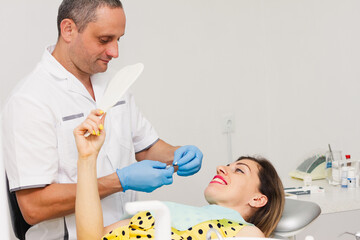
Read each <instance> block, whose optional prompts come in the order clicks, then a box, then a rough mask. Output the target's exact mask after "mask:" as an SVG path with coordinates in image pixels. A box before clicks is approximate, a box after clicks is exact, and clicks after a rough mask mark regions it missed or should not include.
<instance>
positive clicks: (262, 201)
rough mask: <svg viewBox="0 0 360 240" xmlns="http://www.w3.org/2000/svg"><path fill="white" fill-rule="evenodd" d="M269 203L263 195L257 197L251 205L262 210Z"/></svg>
mask: <svg viewBox="0 0 360 240" xmlns="http://www.w3.org/2000/svg"><path fill="white" fill-rule="evenodd" d="M267 202H268V198H267V197H266V196H265V195H263V194H257V195H255V196H254V197H253V198H252V199H251V200H250V202H249V205H250V206H251V207H254V208H261V207H263V206H265V205H266V204H267Z"/></svg>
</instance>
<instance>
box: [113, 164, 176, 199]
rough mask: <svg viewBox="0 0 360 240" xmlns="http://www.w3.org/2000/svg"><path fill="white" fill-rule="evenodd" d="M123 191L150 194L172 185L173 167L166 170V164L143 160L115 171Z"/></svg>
mask: <svg viewBox="0 0 360 240" xmlns="http://www.w3.org/2000/svg"><path fill="white" fill-rule="evenodd" d="M116 173H117V175H118V177H119V180H120V183H121V186H122V187H123V191H124V192H125V191H126V190H128V189H130V190H135V191H141V192H148V193H149V192H152V191H154V190H155V189H157V188H159V187H161V186H163V185H170V184H172V183H173V177H172V176H173V173H174V167H172V166H171V167H170V168H169V169H166V164H165V163H162V162H158V161H151V160H144V161H141V162H136V163H133V164H131V165H129V166H127V167H124V168H122V169H117V170H116Z"/></svg>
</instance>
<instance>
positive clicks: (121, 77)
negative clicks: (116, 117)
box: [84, 63, 144, 137]
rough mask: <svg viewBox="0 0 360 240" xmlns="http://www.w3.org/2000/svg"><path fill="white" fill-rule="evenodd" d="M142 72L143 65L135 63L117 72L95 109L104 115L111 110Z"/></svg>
mask: <svg viewBox="0 0 360 240" xmlns="http://www.w3.org/2000/svg"><path fill="white" fill-rule="evenodd" d="M143 70H144V64H142V63H137V64H134V65H129V66H126V67H124V68H122V69H121V70H120V71H118V72H117V73H116V74H115V76H114V77H113V78H112V79H111V80H110V82H109V85H108V86H107V88H106V90H105V93H104V96H103V97H102V99H100V101H99V103H98V105H97V108H99V109H101V110H103V111H104V113H106V112H107V111H109V109H110V108H112V107H113V106H114V105H115V104H116V103H117V102H118V101H119V100H120V98H122V96H123V95H124V94H125V93H126V91H127V90H128V89H129V87H130V86H131V85H132V84H133V83H134V82H135V80H136V79H137V78H138V77H139V76H140V74H141V73H142V71H143ZM84 136H85V137H88V136H90V132H86V133H85V135H84Z"/></svg>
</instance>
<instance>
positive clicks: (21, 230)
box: [6, 176, 31, 240]
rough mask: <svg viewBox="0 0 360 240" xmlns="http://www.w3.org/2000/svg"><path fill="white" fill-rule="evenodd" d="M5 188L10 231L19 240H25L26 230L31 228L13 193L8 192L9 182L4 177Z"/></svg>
mask: <svg viewBox="0 0 360 240" xmlns="http://www.w3.org/2000/svg"><path fill="white" fill-rule="evenodd" d="M6 188H7V197H8V203H9V209H10V217H11V225H12V229H13V231H14V234H15V236H16V237H17V238H18V239H20V240H25V234H26V232H27V230H29V228H30V227H31V225H29V224H28V223H27V222H26V221H25V219H24V217H23V215H22V213H21V211H20V208H19V205H18V202H17V199H16V194H15V192H10V188H9V180H8V178H7V176H6Z"/></svg>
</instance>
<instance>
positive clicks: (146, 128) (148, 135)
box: [129, 94, 159, 153]
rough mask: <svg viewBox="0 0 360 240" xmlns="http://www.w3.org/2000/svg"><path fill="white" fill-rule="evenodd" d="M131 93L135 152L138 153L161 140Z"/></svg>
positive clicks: (130, 103) (130, 104) (130, 102)
mask: <svg viewBox="0 0 360 240" xmlns="http://www.w3.org/2000/svg"><path fill="white" fill-rule="evenodd" d="M129 95H130V96H129V107H130V112H131V129H132V139H133V144H134V149H135V153H138V152H141V151H143V150H146V149H148V148H150V147H151V146H152V145H153V144H155V143H156V142H157V141H158V140H159V136H158V134H157V133H156V131H155V129H154V127H153V126H152V125H151V124H150V122H149V121H148V120H147V119H146V118H144V117H143V115H142V114H141V112H140V111H139V109H138V107H137V106H136V104H135V99H134V97H133V96H132V95H131V94H129Z"/></svg>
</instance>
